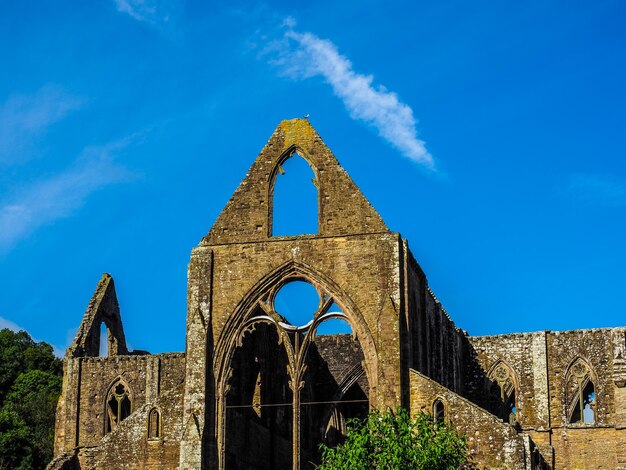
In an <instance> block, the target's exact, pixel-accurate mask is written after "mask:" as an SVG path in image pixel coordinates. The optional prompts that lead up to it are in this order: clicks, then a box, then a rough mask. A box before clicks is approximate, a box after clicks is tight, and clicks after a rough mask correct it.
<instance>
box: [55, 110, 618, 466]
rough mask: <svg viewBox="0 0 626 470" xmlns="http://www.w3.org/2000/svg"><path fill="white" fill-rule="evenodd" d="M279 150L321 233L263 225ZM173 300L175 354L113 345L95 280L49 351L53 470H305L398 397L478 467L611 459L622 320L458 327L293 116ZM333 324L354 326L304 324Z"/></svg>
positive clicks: (113, 322)
mask: <svg viewBox="0 0 626 470" xmlns="http://www.w3.org/2000/svg"><path fill="white" fill-rule="evenodd" d="M294 156H300V157H302V158H304V159H305V160H306V162H307V163H308V164H309V165H310V167H311V169H312V171H313V172H314V175H315V178H314V183H315V186H316V187H317V190H318V232H317V234H314V235H300V236H272V233H273V232H272V216H273V192H274V183H275V181H276V178H277V175H279V174H280V173H281V172H282V165H283V164H284V163H285V162H286V161H287V160H288V159H289V158H291V157H294ZM294 282H301V283H307V284H309V285H310V286H312V287H313V288H314V289H315V290H316V291H317V294H318V296H319V304H318V306H317V310H316V311H315V312H314V313H312V314H311V317H310V321H308V322H307V323H305V324H302V325H300V324H291V323H290V322H289V321H288V319H286V318H285V317H284V316H283V315H281V312H280V311H279V309H277V307H276V303H275V299H276V298H277V296H278V295H280V292H281V289H283V288H284V287H285V286H286V285H288V284H290V283H294ZM187 307H188V310H187V332H186V350H185V352H184V353H168V354H148V353H146V352H142V351H129V350H128V348H127V345H126V340H125V335H124V329H123V326H122V319H121V316H120V309H119V305H118V301H117V298H116V294H115V287H114V283H113V279H112V278H111V277H110V276H109V275H107V274H105V275H103V277H102V279H101V281H100V283H99V284H98V286H97V288H96V292H95V294H94V296H93V298H92V300H91V302H90V303H89V305H88V307H87V311H86V313H85V315H84V318H83V321H82V324H81V326H80V328H79V330H78V332H77V334H76V337H75V339H74V341H73V343H72V345H71V346H70V347H69V349H68V350H67V353H66V355H65V363H64V377H63V392H62V395H61V398H60V400H59V404H58V408H57V418H56V419H57V421H56V433H55V456H56V457H55V459H54V460H53V461H52V462H51V463H50V465H49V467H48V468H49V469H50V470H61V469H65V470H78V469H99V470H111V469H155V470H156V469H288V468H293V469H312V468H315V465H316V464H317V463H319V458H320V456H319V451H318V445H319V443H321V442H325V443H329V444H331V445H332V444H335V443H337V442H340V441H341V439H342V437H343V436H344V435H345V432H346V424H345V423H346V420H347V419H349V418H353V417H363V416H365V415H366V414H367V412H368V410H369V409H371V408H382V407H391V408H396V407H397V406H398V405H402V406H404V407H406V408H408V409H409V410H410V412H411V413H415V412H417V411H419V410H424V411H427V412H430V413H433V414H434V415H435V416H436V419H445V420H447V421H449V422H450V423H451V424H452V425H453V426H455V427H456V428H457V429H458V430H459V431H461V432H462V433H464V434H465V435H467V436H468V442H469V446H470V449H471V452H472V455H473V456H474V461H475V462H476V464H477V465H478V466H479V467H480V468H489V469H548V468H550V469H559V470H565V469H567V470H574V469H618V468H621V469H626V328H606V329H592V330H575V331H566V332H551V331H539V332H535V333H519V334H507V335H498V336H483V337H474V336H469V335H468V334H467V333H465V332H464V331H462V330H461V329H459V328H458V327H456V326H455V324H454V323H453V322H452V320H451V319H450V317H449V316H448V314H447V313H446V311H445V309H444V308H443V307H442V305H441V304H440V302H439V301H438V300H437V298H436V297H435V295H434V294H433V292H432V291H431V290H430V288H429V286H428V282H427V279H426V275H425V274H424V272H423V271H422V269H421V268H420V266H419V264H418V262H417V261H416V260H415V259H414V257H413V255H412V254H411V251H410V250H409V245H408V242H407V241H406V240H405V239H403V238H402V236H401V235H400V234H399V233H395V232H391V231H390V230H389V229H388V228H387V226H386V225H385V223H384V222H383V220H382V219H381V217H380V216H379V215H378V213H377V212H376V211H375V210H374V208H373V207H372V206H371V205H370V204H369V202H368V201H367V199H366V198H365V197H364V195H363V194H362V193H361V191H360V190H359V189H358V188H357V187H356V185H355V184H354V182H353V181H352V180H351V179H350V177H349V176H348V174H347V173H346V172H345V170H344V169H343V168H342V167H341V166H340V165H339V163H338V161H337V159H336V158H335V156H334V155H333V154H332V153H331V151H330V150H329V149H328V148H327V147H326V146H325V144H324V143H323V142H322V140H321V138H320V137H319V136H318V134H317V133H316V131H315V130H314V129H313V128H312V127H311V125H310V123H309V122H308V121H307V120H302V119H295V120H290V121H283V122H281V123H280V125H279V126H278V128H277V129H276V130H275V132H274V133H273V135H272V136H271V138H270V140H269V142H268V143H267V145H266V146H265V147H264V149H263V150H262V151H261V153H260V154H259V156H258V157H257V159H256V160H255V161H254V163H253V164H252V167H251V168H250V170H249V171H248V174H247V175H246V177H245V178H244V180H243V181H242V182H241V184H240V186H239V187H238V188H237V190H236V191H235V193H234V194H233V196H232V198H231V199H230V200H229V202H228V204H227V205H226V207H225V208H224V210H223V212H222V213H221V214H220V216H219V217H218V219H217V221H216V222H215V224H214V225H213V227H212V228H211V230H210V231H209V233H208V234H207V235H206V236H205V237H204V238H203V239H202V240H201V242H200V243H199V245H198V246H196V247H195V248H193V250H192V252H191V260H190V262H189V270H188V298H187ZM332 320H335V321H336V320H341V321H345V322H347V324H349V327H350V329H351V331H352V334H331V335H327V334H321V333H320V334H316V333H317V329H318V326H320V325H323V324H324V323H325V322H326V321H332ZM103 323H104V325H106V330H107V333H108V345H107V346H108V355H107V356H102V357H101V356H100V328H101V324H103ZM320 331H321V330H320ZM133 342H134V343H137V344H138V343H140V338H136V339H133Z"/></svg>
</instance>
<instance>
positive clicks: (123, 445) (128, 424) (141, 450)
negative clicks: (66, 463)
mask: <svg viewBox="0 0 626 470" xmlns="http://www.w3.org/2000/svg"><path fill="white" fill-rule="evenodd" d="M182 406H183V385H182V384H180V385H178V386H177V387H175V388H174V389H172V390H169V391H168V392H166V393H164V394H163V395H161V396H160V397H158V398H157V399H156V400H155V401H154V402H153V403H148V404H146V405H144V406H142V407H141V408H138V409H137V410H136V411H135V412H134V413H133V414H132V415H131V416H130V417H129V418H127V419H125V420H124V421H122V423H121V424H120V425H119V426H118V427H117V428H116V429H115V430H114V431H112V432H110V433H109V434H107V435H106V436H105V437H104V438H103V439H102V440H101V441H100V442H99V445H98V446H97V447H96V448H94V449H90V452H89V453H88V455H84V456H83V458H82V459H81V469H82V470H111V469H116V470H118V469H119V470H124V469H127V470H161V469H175V468H178V461H179V448H180V441H181V438H182V435H183V431H184V429H183V422H182V414H183V413H182ZM153 409H156V410H158V412H159V414H160V433H159V436H158V437H152V438H150V437H149V436H148V415H149V413H150V412H151V410H153Z"/></svg>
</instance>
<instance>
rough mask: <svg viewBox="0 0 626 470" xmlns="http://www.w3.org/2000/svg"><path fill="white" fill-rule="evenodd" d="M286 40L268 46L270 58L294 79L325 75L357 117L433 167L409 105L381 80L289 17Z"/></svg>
mask: <svg viewBox="0 0 626 470" xmlns="http://www.w3.org/2000/svg"><path fill="white" fill-rule="evenodd" d="M284 25H285V26H286V27H287V30H286V32H285V33H284V37H283V40H282V41H279V42H278V43H273V44H271V45H270V46H269V48H268V49H267V50H266V51H269V52H271V53H273V59H272V63H274V64H275V65H278V66H279V67H280V69H281V71H282V73H283V74H285V75H287V76H289V77H290V78H293V79H306V78H310V77H316V76H320V77H322V78H323V79H324V80H325V81H326V82H327V83H328V84H329V85H330V86H331V88H332V89H333V92H334V93H335V95H336V96H338V97H339V98H340V99H341V100H342V101H343V104H344V105H345V107H346V109H347V110H348V112H349V113H350V116H351V117H352V118H353V119H356V120H360V121H364V122H366V123H367V124H369V125H370V126H372V127H373V128H374V129H376V130H377V131H378V133H379V135H380V136H381V137H382V138H383V139H385V140H386V141H387V142H388V143H390V144H391V145H392V146H393V147H395V148H396V149H397V150H399V151H400V153H402V155H404V156H405V157H407V158H409V159H411V160H413V161H415V162H417V163H419V164H421V165H423V166H424V167H425V168H427V169H429V170H435V161H434V159H433V157H432V155H431V154H430V152H429V151H428V150H427V149H426V145H425V143H424V141H423V140H420V139H419V138H418V137H417V126H416V124H417V123H416V120H415V117H414V115H413V110H412V109H411V107H410V106H408V105H407V104H405V103H403V102H401V101H400V99H399V98H398V95H397V94H396V93H394V92H392V91H389V90H388V89H386V88H385V87H384V86H382V85H375V84H374V78H373V77H372V76H371V75H363V74H360V73H358V72H355V71H354V69H353V66H352V63H351V62H350V60H348V58H346V57H345V56H343V55H341V54H340V53H339V51H338V49H337V46H335V44H333V43H332V42H331V41H329V40H326V39H321V38H319V37H317V36H316V35H314V34H312V33H299V32H297V31H295V30H294V29H293V27H294V25H295V22H294V21H293V20H292V19H291V18H288V19H287V20H285V22H284Z"/></svg>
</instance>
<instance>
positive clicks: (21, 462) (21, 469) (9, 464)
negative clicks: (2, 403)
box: [0, 408, 32, 470]
mask: <svg viewBox="0 0 626 470" xmlns="http://www.w3.org/2000/svg"><path fill="white" fill-rule="evenodd" d="M31 464H32V459H31V446H30V430H29V429H28V427H27V426H26V423H25V422H24V420H23V419H22V418H20V416H19V415H18V414H17V413H16V412H15V411H10V410H7V409H4V408H3V409H0V470H27V469H30V468H32V465H31Z"/></svg>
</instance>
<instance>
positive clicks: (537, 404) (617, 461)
mask: <svg viewBox="0 0 626 470" xmlns="http://www.w3.org/2000/svg"><path fill="white" fill-rule="evenodd" d="M469 340H470V343H471V344H470V350H469V352H468V354H467V359H468V360H467V361H466V371H467V375H466V381H467V383H468V396H469V398H470V399H472V400H473V401H475V402H477V403H479V404H481V405H483V406H485V407H486V408H489V404H488V403H483V401H484V400H481V397H485V396H487V394H486V392H485V387H486V386H487V384H488V382H487V381H486V375H487V373H488V371H489V370H490V369H491V368H492V367H493V366H494V364H496V363H497V362H498V361H504V362H505V363H506V364H508V365H509V366H510V367H511V368H512V369H513V371H514V372H515V375H516V378H517V380H518V393H517V409H518V416H517V420H518V422H519V423H520V425H521V426H522V429H523V430H524V431H525V432H527V433H528V434H529V435H531V436H532V438H533V440H534V441H535V442H537V445H538V446H539V448H540V449H541V451H542V453H543V454H544V455H546V456H548V455H549V454H550V449H551V447H552V448H553V449H554V468H559V469H591V468H626V450H625V449H626V412H625V409H626V388H625V387H624V386H623V384H624V376H625V375H626V374H625V372H626V371H625V370H624V369H625V367H624V363H623V358H624V351H625V350H626V329H624V328H607V329H592V330H574V331H565V332H537V333H526V334H510V335H498V336H484V337H470V338H469ZM577 358H581V359H583V360H584V361H586V363H588V364H589V366H590V367H591V369H592V374H593V376H594V378H593V381H594V388H595V393H596V408H595V423H593V424H583V423H568V422H567V413H566V398H565V394H566V392H565V380H566V374H567V371H568V369H569V367H570V365H571V364H572V363H573V362H574V361H575V360H576V359H577Z"/></svg>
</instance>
